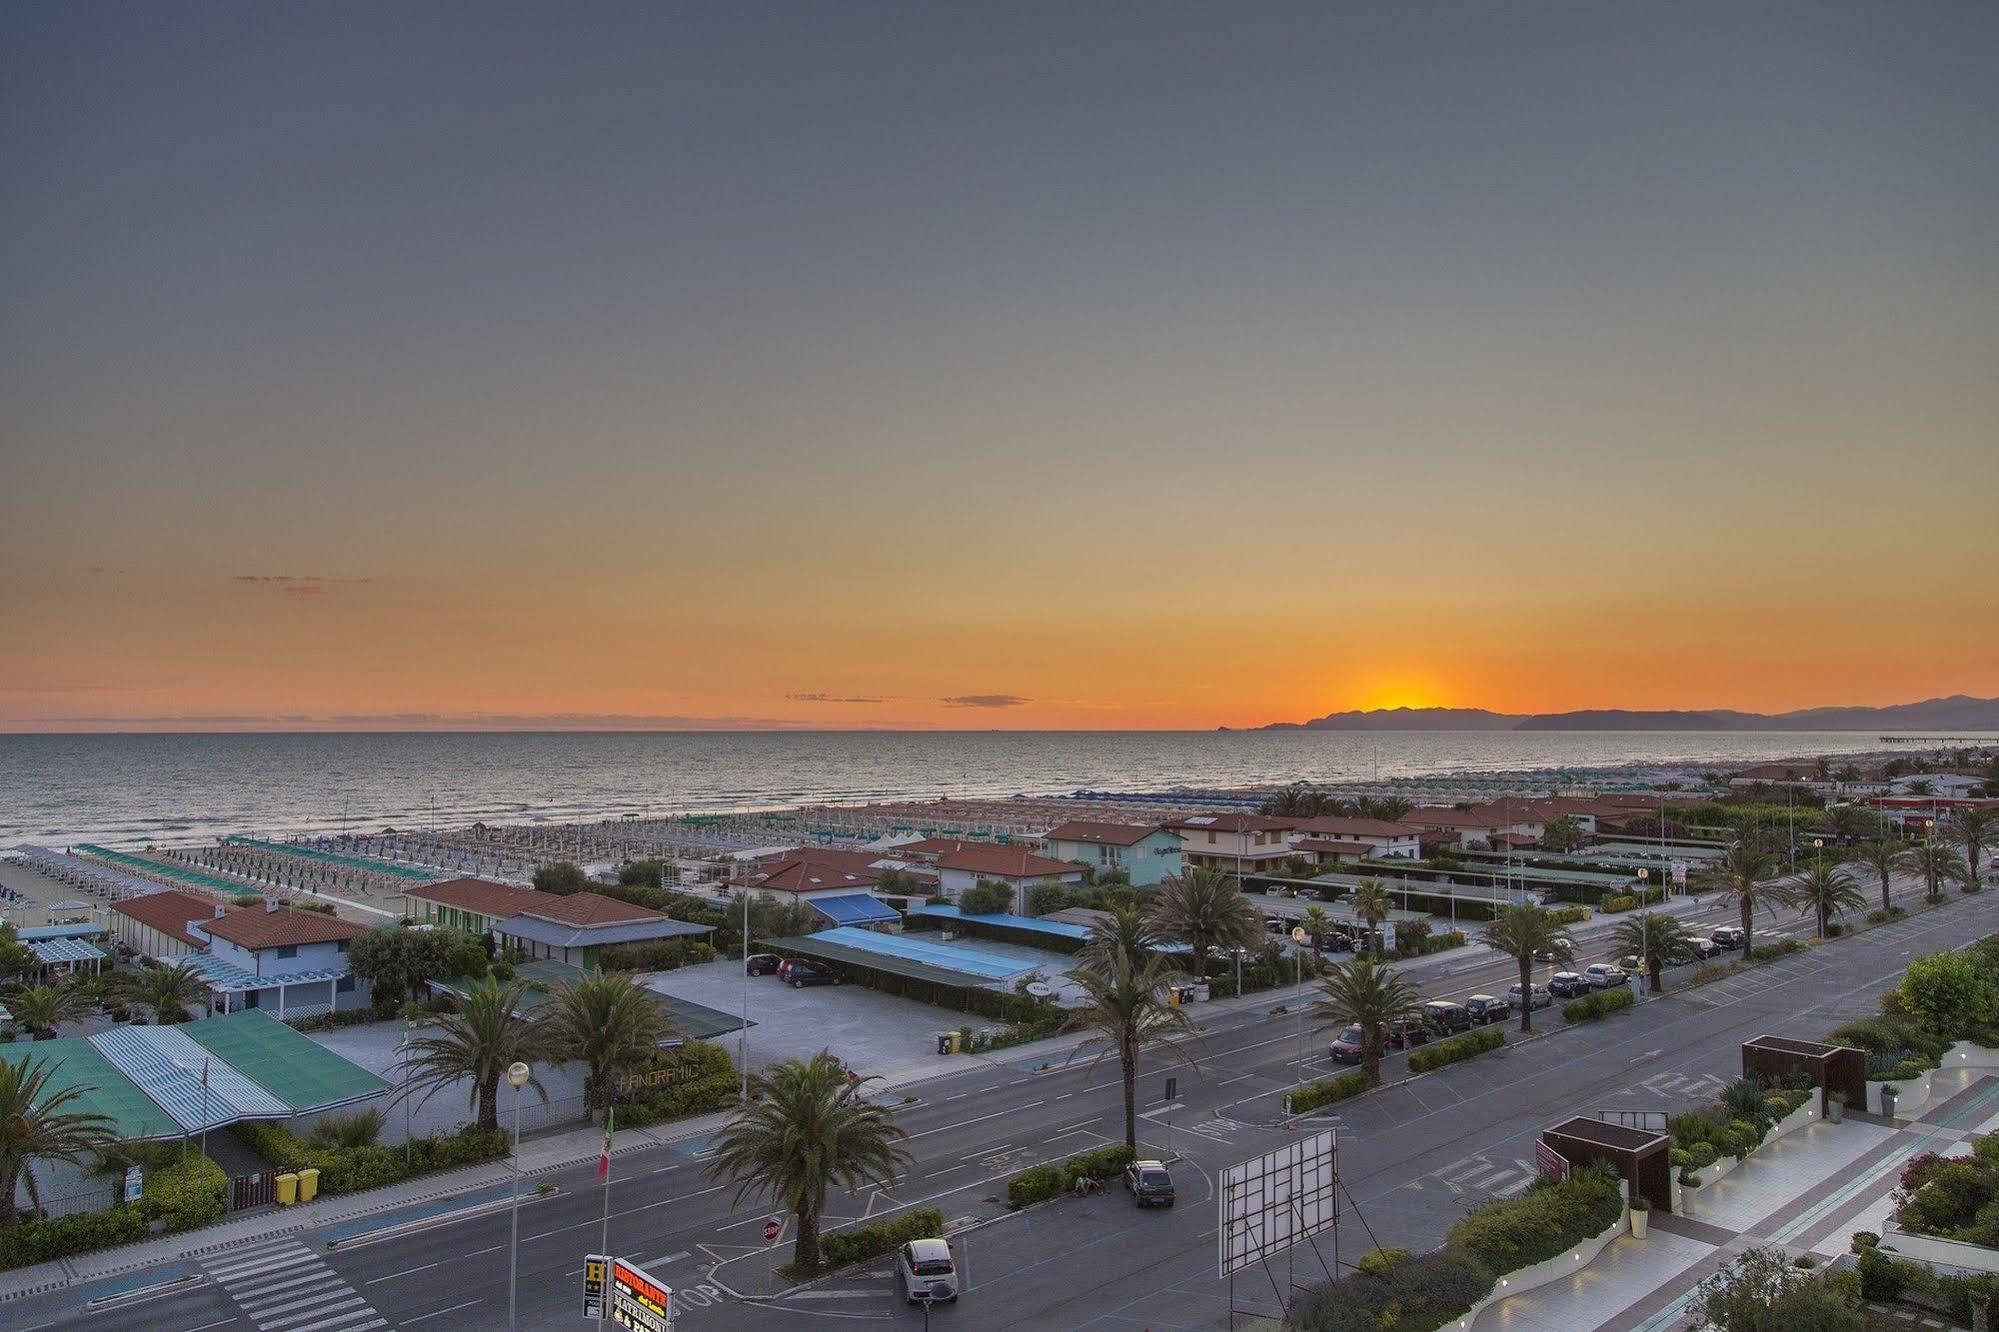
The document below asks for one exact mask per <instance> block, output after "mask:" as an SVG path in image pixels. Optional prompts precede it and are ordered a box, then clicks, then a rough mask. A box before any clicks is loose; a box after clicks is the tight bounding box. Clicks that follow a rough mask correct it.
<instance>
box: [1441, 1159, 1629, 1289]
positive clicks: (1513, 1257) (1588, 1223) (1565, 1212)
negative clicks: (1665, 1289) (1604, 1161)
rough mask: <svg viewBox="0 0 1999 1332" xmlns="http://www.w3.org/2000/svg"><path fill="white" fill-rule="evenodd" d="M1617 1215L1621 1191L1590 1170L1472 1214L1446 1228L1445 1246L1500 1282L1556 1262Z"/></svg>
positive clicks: (1606, 1174) (1613, 1180)
mask: <svg viewBox="0 0 1999 1332" xmlns="http://www.w3.org/2000/svg"><path fill="white" fill-rule="evenodd" d="M1623 1214H1624V1190H1623V1186H1622V1185H1621V1184H1620V1183H1619V1181H1618V1179H1617V1177H1616V1176H1615V1175H1613V1174H1612V1173H1610V1171H1609V1170H1607V1169H1605V1168H1603V1167H1602V1166H1599V1165H1594V1164H1592V1165H1586V1166H1582V1167H1580V1168H1579V1169H1577V1170H1575V1171H1573V1172H1571V1173H1570V1175H1569V1177H1568V1178H1567V1179H1566V1180H1562V1181H1560V1182H1552V1181H1545V1180H1544V1181H1542V1182H1540V1183H1538V1184H1536V1185H1535V1186H1534V1187H1533V1188H1531V1189H1529V1190H1528V1191H1527V1192H1526V1193H1524V1194H1522V1195H1521V1196H1520V1197H1518V1198H1508V1199H1504V1200H1502V1201H1499V1202H1492V1203H1487V1204H1485V1205H1484V1206H1483V1207H1477V1208H1473V1209H1472V1211H1471V1212H1469V1213H1468V1214H1467V1215H1466V1216H1465V1218H1464V1219H1463V1220H1462V1221H1460V1222H1458V1223H1457V1224H1456V1225H1455V1226H1452V1227H1451V1233H1450V1236H1449V1238H1448V1240H1447V1241H1446V1243H1447V1244H1450V1245H1455V1246H1457V1247H1459V1248H1462V1249H1464V1250H1465V1252H1467V1253H1469V1254H1471V1256H1472V1257H1474V1258H1476V1259H1478V1261H1479V1262H1480V1263H1481V1264H1482V1265H1483V1266H1484V1267H1485V1268H1486V1269H1487V1270H1488V1271H1491V1272H1493V1273H1494V1274H1496V1275H1500V1276H1503V1275H1505V1274H1506V1273H1508V1272H1512V1271H1515V1270H1517V1269H1519V1268H1522V1267H1527V1266H1531V1265H1532V1264H1534V1263H1539V1262H1545V1261H1546V1260H1548V1259H1550V1258H1555V1257H1558V1256H1560V1255H1561V1254H1563V1253H1564V1252H1566V1251H1567V1250H1568V1249H1570V1248H1571V1247H1573V1246H1574V1245H1576V1244H1578V1243H1580V1242H1581V1241H1583V1240H1585V1239H1588V1238H1589V1237H1590V1236H1592V1235H1598V1234H1601V1233H1602V1232H1603V1231H1605V1230H1607V1229H1609V1227H1610V1225H1611V1224H1612V1223H1613V1222H1614V1221H1616V1220H1617V1219H1618V1218H1619V1217H1620V1216H1622V1215H1623Z"/></svg>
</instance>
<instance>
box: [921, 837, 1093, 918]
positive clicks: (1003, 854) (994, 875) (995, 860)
mask: <svg viewBox="0 0 1999 1332" xmlns="http://www.w3.org/2000/svg"><path fill="white" fill-rule="evenodd" d="M937 877H938V880H939V882H940V883H941V885H942V887H943V890H944V896H945V897H947V898H949V899H950V900H951V901H953V902H956V901H957V900H958V899H959V898H961V897H963V896H964V895H965V894H966V893H967V892H968V891H970V890H971V889H973V888H976V887H978V886H979V885H980V884H981V883H1000V884H1005V885H1006V886H1007V887H1009V888H1011V889H1012V890H1013V910H1014V912H1015V913H1017V914H1020V915H1025V914H1027V890H1028V889H1029V888H1031V887H1033V886H1034V885H1035V884H1037V883H1067V884H1080V883H1082V882H1083V867H1082V866H1081V865H1072V864H1070V863H1069V862H1067V861H1063V860H1050V859H1049V858H1048V857H1047V856H1038V855H1036V854H1034V853H1033V852H1032V851H1028V850H1025V849H1023V848H1021V847H1017V846H996V845H993V844H992V843H987V842H981V843H967V844H966V845H965V846H964V847H962V848H960V849H959V850H956V851H953V852H950V853H949V854H947V855H943V856H939V857H938V858H937Z"/></svg>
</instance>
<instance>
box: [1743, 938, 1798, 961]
mask: <svg viewBox="0 0 1999 1332" xmlns="http://www.w3.org/2000/svg"><path fill="white" fill-rule="evenodd" d="M1804 948H1805V946H1804V945H1803V944H1802V943H1799V942H1798V941H1797V940H1796V939H1786V940H1784V941H1783V942H1782V943H1773V944H1757V945H1756V946H1755V947H1754V948H1752V949H1750V950H1749V960H1750V961H1752V962H1775V961H1776V960H1777V959H1778V958H1780V957H1789V956H1790V955H1791V954H1793V953H1801V952H1803V951H1804Z"/></svg>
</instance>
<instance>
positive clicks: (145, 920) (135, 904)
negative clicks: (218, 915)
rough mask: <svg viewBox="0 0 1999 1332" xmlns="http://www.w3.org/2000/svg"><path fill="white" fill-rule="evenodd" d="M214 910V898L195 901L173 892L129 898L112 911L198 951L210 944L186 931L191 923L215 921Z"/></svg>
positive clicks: (113, 905) (192, 896)
mask: <svg viewBox="0 0 1999 1332" xmlns="http://www.w3.org/2000/svg"><path fill="white" fill-rule="evenodd" d="M215 907H216V903H215V902H214V900H213V899H211V898H206V897H196V896H195V895H194V894H192V893H183V892H180V891H178V890H176V889H173V888H168V889H166V890H164V891H162V892H157V893H147V894H146V895H145V896H144V897H132V898H127V899H126V900H125V901H123V902H114V903H112V905H111V909H112V910H113V911H116V912H117V913H118V914H119V915H121V916H129V917H131V918H132V919H133V920H136V921H138V922H139V923H140V924H141V925H147V926H151V927H152V928H153V929H156V930H158V931H159V932H160V933H161V934H164V935H166V936H167V937H168V938H170V939H178V940H180V941H181V942H182V943H184V944H189V945H192V946H193V947H195V948H206V947H207V946H208V940H206V939H201V938H197V937H196V936H194V935H192V934H189V933H188V932H187V927H188V925H189V923H190V922H192V921H197V920H210V919H213V918H214V916H215Z"/></svg>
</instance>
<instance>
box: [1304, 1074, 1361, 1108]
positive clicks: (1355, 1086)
mask: <svg viewBox="0 0 1999 1332" xmlns="http://www.w3.org/2000/svg"><path fill="white" fill-rule="evenodd" d="M1366 1090H1367V1074H1365V1073H1363V1072H1361V1071H1360V1070H1359V1069H1355V1070H1354V1071H1353V1072H1351V1073H1338V1074H1335V1075H1334V1076H1332V1077H1330V1078H1322V1079H1320V1080H1319V1081H1318V1082H1309V1083H1307V1084H1305V1085H1304V1086H1303V1087H1300V1088H1299V1089H1298V1090H1297V1091H1294V1092H1292V1093H1291V1113H1292V1114H1294V1115H1302V1114H1304V1113H1305V1112H1306V1111H1307V1110H1317V1109H1318V1108H1319V1107H1320V1106H1322V1105H1332V1104H1333V1103H1334V1102H1336V1101H1344V1100H1346V1099H1347V1098H1348V1097H1351V1096H1358V1095H1360V1094H1361V1093H1362V1092H1364V1091H1366Z"/></svg>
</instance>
